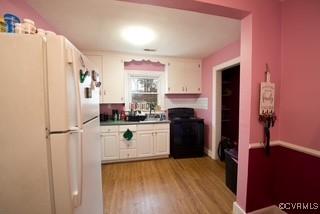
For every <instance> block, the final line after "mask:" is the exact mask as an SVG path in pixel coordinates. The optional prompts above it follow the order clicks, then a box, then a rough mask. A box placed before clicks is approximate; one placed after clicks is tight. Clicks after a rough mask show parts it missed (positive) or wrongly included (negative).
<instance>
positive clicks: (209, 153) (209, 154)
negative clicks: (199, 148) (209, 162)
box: [204, 147, 214, 159]
mask: <svg viewBox="0 0 320 214" xmlns="http://www.w3.org/2000/svg"><path fill="white" fill-rule="evenodd" d="M204 153H205V154H206V155H208V156H209V157H210V158H211V159H214V158H213V156H212V150H211V149H209V148H207V147H204Z"/></svg>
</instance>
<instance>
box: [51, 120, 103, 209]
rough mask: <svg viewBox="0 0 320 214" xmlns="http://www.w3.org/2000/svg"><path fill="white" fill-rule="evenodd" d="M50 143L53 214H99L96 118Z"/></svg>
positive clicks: (98, 160)
mask: <svg viewBox="0 0 320 214" xmlns="http://www.w3.org/2000/svg"><path fill="white" fill-rule="evenodd" d="M50 142H51V143H50V144H51V153H52V171H53V184H54V194H55V208H56V214H88V213H94V214H102V212H103V205H102V181H101V180H102V179H101V163H100V144H99V121H98V118H96V119H94V120H91V121H89V122H88V123H85V124H84V126H83V131H82V130H76V131H73V132H68V133H64V134H52V135H51V136H50Z"/></svg>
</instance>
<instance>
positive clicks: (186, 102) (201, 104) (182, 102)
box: [164, 97, 208, 110]
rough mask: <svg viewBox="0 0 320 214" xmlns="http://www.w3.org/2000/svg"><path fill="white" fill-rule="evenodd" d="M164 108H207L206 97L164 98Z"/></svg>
mask: <svg viewBox="0 0 320 214" xmlns="http://www.w3.org/2000/svg"><path fill="white" fill-rule="evenodd" d="M164 104H165V108H166V109H169V108H194V109H205V110H207V109H208V98H207V97H195V98H168V97H165V99H164Z"/></svg>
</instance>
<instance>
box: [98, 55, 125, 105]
mask: <svg viewBox="0 0 320 214" xmlns="http://www.w3.org/2000/svg"><path fill="white" fill-rule="evenodd" d="M102 85H103V91H102V97H103V98H102V100H103V103H124V102H125V101H124V63H123V60H122V59H121V57H120V56H117V55H104V56H103V82H102Z"/></svg>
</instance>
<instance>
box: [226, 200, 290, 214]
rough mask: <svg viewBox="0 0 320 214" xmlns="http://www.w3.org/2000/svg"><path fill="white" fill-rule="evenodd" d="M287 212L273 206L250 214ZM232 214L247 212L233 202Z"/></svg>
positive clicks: (279, 213) (283, 213)
mask: <svg viewBox="0 0 320 214" xmlns="http://www.w3.org/2000/svg"><path fill="white" fill-rule="evenodd" d="M285 213H286V212H284V211H282V210H281V209H280V208H279V207H277V206H276V205H271V206H268V207H264V208H261V209H258V210H255V211H252V212H248V214H285ZM232 214H246V212H245V211H244V210H243V209H242V208H241V207H240V205H239V204H238V203H237V202H236V201H235V202H233V209H232Z"/></svg>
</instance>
